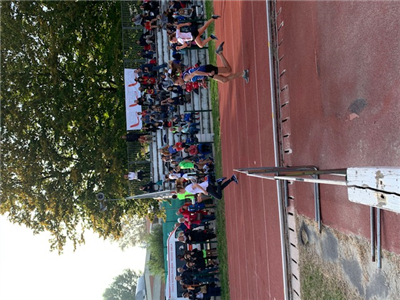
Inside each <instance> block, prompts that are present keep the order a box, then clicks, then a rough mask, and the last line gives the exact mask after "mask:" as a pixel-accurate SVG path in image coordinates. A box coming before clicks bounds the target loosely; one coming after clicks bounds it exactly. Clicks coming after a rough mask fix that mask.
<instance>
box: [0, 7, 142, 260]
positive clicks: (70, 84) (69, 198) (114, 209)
mask: <svg viewBox="0 0 400 300" xmlns="http://www.w3.org/2000/svg"><path fill="white" fill-rule="evenodd" d="M0 5H1V27H0V30H1V32H0V38H1V71H2V79H1V100H2V102H1V105H2V111H1V114H2V115H1V117H2V124H1V133H2V136H1V143H2V149H1V151H2V164H1V175H2V176H1V206H0V213H1V214H6V215H8V218H9V220H10V221H11V222H14V223H19V224H25V225H26V226H27V227H28V228H31V229H32V230H33V231H34V232H35V233H39V232H42V231H49V232H50V233H51V234H52V240H51V241H50V242H51V249H57V250H58V251H59V252H61V251H62V249H63V246H64V245H65V243H66V241H67V240H71V241H72V242H73V244H74V247H76V246H77V245H78V244H79V243H83V242H84V236H83V233H84V231H85V229H88V228H90V229H93V230H94V231H95V232H97V233H98V234H99V236H101V237H104V238H105V237H108V236H110V235H112V236H114V237H115V238H118V237H119V236H120V235H121V226H120V219H121V217H122V216H123V215H125V214H127V213H128V214H138V215H142V216H143V215H145V214H146V213H147V209H148V207H147V206H148V205H147V204H148V202H150V201H147V202H145V201H141V202H136V201H129V202H127V201H112V202H110V203H109V204H108V210H107V211H105V212H99V209H98V205H99V204H98V202H97V200H96V197H95V195H96V193H97V192H99V191H103V192H105V193H106V196H107V197H108V198H122V197H125V196H126V195H127V192H128V189H127V183H126V180H124V179H123V177H122V175H123V173H124V172H125V171H126V145H125V142H124V141H123V140H122V139H121V138H120V137H121V135H122V134H123V133H125V129H124V128H125V111H124V101H123V99H124V86H123V64H122V54H121V24H120V4H119V2H115V1H103V2H98V1H89V2H71V1H49V2H42V1H33V2H32V1H19V2H1V3H0Z"/></svg>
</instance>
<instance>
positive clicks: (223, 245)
mask: <svg viewBox="0 0 400 300" xmlns="http://www.w3.org/2000/svg"><path fill="white" fill-rule="evenodd" d="M213 11H214V8H213V2H212V1H210V0H207V1H206V14H207V19H209V18H211V15H212V14H213ZM208 30H209V33H212V32H214V24H211V25H210V26H209V27H208ZM215 48H216V47H215V43H209V44H208V52H209V59H210V64H213V65H216V62H217V57H216V55H215ZM209 89H210V95H211V104H212V118H213V126H214V128H213V129H214V146H215V147H214V149H215V152H214V160H215V162H216V164H215V165H216V167H215V172H216V176H217V177H221V176H222V153H221V135H220V122H219V97H218V84H217V82H216V81H214V80H211V81H210V82H209ZM216 219H217V235H218V259H219V261H220V266H219V267H220V280H221V288H222V295H221V299H223V300H229V298H230V297H229V275H228V251H227V240H226V224H225V202H224V199H222V200H219V201H218V207H217V211H216Z"/></svg>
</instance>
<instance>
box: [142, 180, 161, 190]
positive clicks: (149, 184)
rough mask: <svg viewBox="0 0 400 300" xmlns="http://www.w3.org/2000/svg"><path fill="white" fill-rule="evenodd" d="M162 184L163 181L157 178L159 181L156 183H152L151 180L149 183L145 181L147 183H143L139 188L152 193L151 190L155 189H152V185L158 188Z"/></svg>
mask: <svg viewBox="0 0 400 300" xmlns="http://www.w3.org/2000/svg"><path fill="white" fill-rule="evenodd" d="M162 184H163V181H162V180H159V181H157V182H156V183H154V182H153V181H150V182H149V183H147V184H145V185H142V186H141V187H140V188H139V190H141V191H144V192H148V193H153V192H155V191H156V190H155V189H154V185H157V186H159V189H160V187H161V186H162Z"/></svg>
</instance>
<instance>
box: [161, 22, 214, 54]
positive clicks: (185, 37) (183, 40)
mask: <svg viewBox="0 0 400 300" xmlns="http://www.w3.org/2000/svg"><path fill="white" fill-rule="evenodd" d="M219 17H220V16H216V15H214V16H212V17H211V19H210V20H208V21H207V22H206V23H205V24H204V25H203V26H202V27H200V28H199V29H196V28H194V29H192V30H191V31H190V32H182V31H181V28H182V27H183V26H191V25H192V23H182V24H179V25H177V26H176V32H175V33H173V34H172V35H171V37H170V39H169V41H170V42H171V43H172V44H175V43H179V44H181V45H182V46H178V47H176V50H181V49H184V48H186V47H187V46H188V44H187V43H190V42H193V41H194V42H195V43H196V45H197V46H199V47H200V48H203V47H204V46H205V45H206V44H207V43H208V42H209V41H211V40H218V38H217V37H216V36H215V35H213V34H210V36H209V37H208V38H206V39H205V40H202V39H201V35H202V34H203V33H204V32H205V31H206V29H207V27H208V26H210V24H211V23H212V22H214V21H215V20H216V19H218V18H219Z"/></svg>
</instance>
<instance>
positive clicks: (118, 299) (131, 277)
mask: <svg viewBox="0 0 400 300" xmlns="http://www.w3.org/2000/svg"><path fill="white" fill-rule="evenodd" d="M140 276H141V274H138V273H136V272H135V271H132V270H131V269H126V270H124V272H123V273H122V274H120V275H118V276H117V277H115V278H114V282H113V283H111V285H110V286H109V287H108V288H107V289H106V290H105V291H104V293H103V299H104V300H132V299H135V294H136V285H137V281H138V279H139V277H140Z"/></svg>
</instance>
